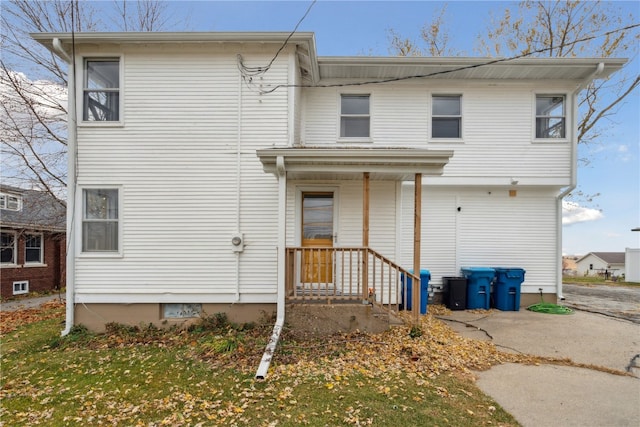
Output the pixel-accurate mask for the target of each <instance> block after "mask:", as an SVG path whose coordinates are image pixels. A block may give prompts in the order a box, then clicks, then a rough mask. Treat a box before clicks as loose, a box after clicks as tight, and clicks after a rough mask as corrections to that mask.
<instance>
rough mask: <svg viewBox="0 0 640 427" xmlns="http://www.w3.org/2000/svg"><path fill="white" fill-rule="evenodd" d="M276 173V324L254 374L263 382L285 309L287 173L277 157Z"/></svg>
mask: <svg viewBox="0 0 640 427" xmlns="http://www.w3.org/2000/svg"><path fill="white" fill-rule="evenodd" d="M276 172H277V176H278V255H277V259H278V260H277V262H278V275H277V276H278V290H277V295H276V304H277V308H276V323H275V325H273V333H272V334H271V338H270V339H269V342H268V343H267V347H266V348H265V350H264V354H263V355H262V360H261V361H260V365H259V366H258V370H257V372H256V379H257V380H263V379H265V378H266V376H267V371H268V370H269V365H270V364H271V360H272V359H273V353H274V352H275V351H276V346H277V345H278V340H279V339H280V332H282V327H283V326H284V311H285V310H284V308H285V300H284V295H285V273H286V271H285V268H286V266H285V256H286V251H285V245H286V242H287V239H286V218H287V214H286V209H287V172H286V170H285V165H284V158H283V157H282V156H278V158H277V159H276Z"/></svg>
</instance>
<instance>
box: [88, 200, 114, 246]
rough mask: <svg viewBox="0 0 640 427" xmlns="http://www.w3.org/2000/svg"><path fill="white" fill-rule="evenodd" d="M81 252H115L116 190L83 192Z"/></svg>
mask: <svg viewBox="0 0 640 427" xmlns="http://www.w3.org/2000/svg"><path fill="white" fill-rule="evenodd" d="M82 195H83V199H84V200H83V212H82V252H117V251H118V249H119V241H118V210H119V208H118V190H117V189H115V188H109V189H102V188H101V189H97V188H96V189H94V188H92V189H85V190H84V191H83V194H82Z"/></svg>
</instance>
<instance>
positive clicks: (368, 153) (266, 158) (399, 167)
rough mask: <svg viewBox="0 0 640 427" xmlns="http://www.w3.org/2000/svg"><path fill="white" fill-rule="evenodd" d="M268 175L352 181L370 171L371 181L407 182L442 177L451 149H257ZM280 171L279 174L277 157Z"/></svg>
mask: <svg viewBox="0 0 640 427" xmlns="http://www.w3.org/2000/svg"><path fill="white" fill-rule="evenodd" d="M257 155H258V157H259V158H260V161H261V162H262V166H263V169H264V171H265V172H267V173H273V174H276V175H277V174H278V173H283V172H285V173H286V176H287V178H288V179H300V180H316V179H330V180H354V179H357V180H359V179H362V173H363V172H369V174H370V179H372V180H391V181H408V180H413V179H414V177H415V174H417V173H420V174H422V175H425V176H428V175H430V176H437V175H442V173H443V171H444V166H445V165H446V164H447V163H449V159H450V158H451V157H452V156H453V150H428V149H419V148H369V147H357V148H356V147H345V148H339V147H305V148H299V147H283V148H277V147H276V148H267V149H263V150H257ZM279 157H281V158H282V168H283V170H281V171H278V167H279V166H278V158H279Z"/></svg>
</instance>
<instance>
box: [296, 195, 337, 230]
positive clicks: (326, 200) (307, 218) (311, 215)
mask: <svg viewBox="0 0 640 427" xmlns="http://www.w3.org/2000/svg"><path fill="white" fill-rule="evenodd" d="M302 220H303V222H302V234H303V238H304V239H333V195H332V194H305V195H304V196H303V201H302Z"/></svg>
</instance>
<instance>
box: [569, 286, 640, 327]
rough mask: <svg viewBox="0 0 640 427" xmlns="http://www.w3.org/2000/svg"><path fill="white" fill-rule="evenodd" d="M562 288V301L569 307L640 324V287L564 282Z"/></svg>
mask: <svg viewBox="0 0 640 427" xmlns="http://www.w3.org/2000/svg"><path fill="white" fill-rule="evenodd" d="M562 288H563V292H564V297H565V300H564V301H563V302H562V303H563V304H565V305H568V306H569V307H572V308H578V309H580V310H584V311H589V312H592V313H600V314H604V315H606V316H611V317H618V318H620V319H627V320H631V321H632V322H634V323H638V324H640V287H637V286H636V287H631V286H608V285H584V284H580V285H578V284H564V285H563V286H562Z"/></svg>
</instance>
